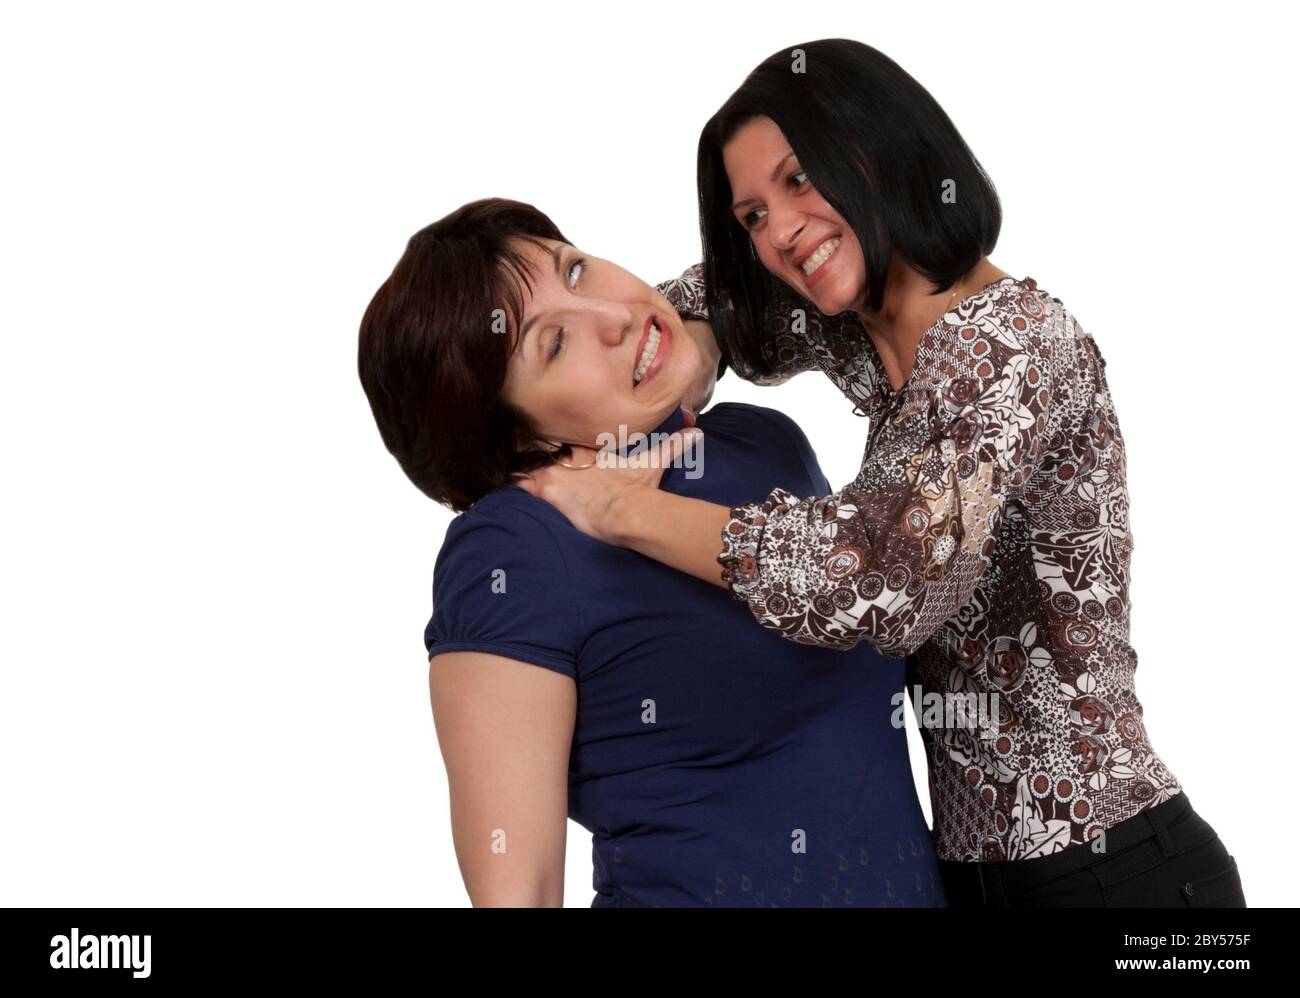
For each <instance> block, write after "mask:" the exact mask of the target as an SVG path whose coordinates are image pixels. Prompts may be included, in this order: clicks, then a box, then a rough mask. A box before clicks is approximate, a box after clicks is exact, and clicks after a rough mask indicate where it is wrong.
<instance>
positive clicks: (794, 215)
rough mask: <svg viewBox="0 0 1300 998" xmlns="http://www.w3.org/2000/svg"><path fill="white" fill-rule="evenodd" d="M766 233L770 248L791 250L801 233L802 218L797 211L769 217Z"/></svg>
mask: <svg viewBox="0 0 1300 998" xmlns="http://www.w3.org/2000/svg"><path fill="white" fill-rule="evenodd" d="M768 223H769V224H768V226H767V231H768V233H770V236H769V239H770V241H771V244H772V248H773V249H775V250H781V251H782V252H784V251H785V250H789V249H793V248H794V246H795V244H796V243H797V242H798V241H799V233H801V232H803V226H804V217H803V215H802V214H801V213H800V212H797V211H786V212H781V213H779V214H773V215H771V216H770V217H769V220H768Z"/></svg>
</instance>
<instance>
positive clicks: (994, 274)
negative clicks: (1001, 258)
mask: <svg viewBox="0 0 1300 998" xmlns="http://www.w3.org/2000/svg"><path fill="white" fill-rule="evenodd" d="M1009 276H1011V275H1009V274H1007V273H1006V272H1005V271H1003V270H1001V269H999V268H998V267H996V266H994V264H993V262H992V261H991V260H989V258H988V257H981V258H980V260H979V262H978V263H977V264H976V265H975V266H974V267H973V268H972V269H971V270H969V271H968V272H967V273H966V274H965V275H964V276H963V277H962V278H961V280H959V281H958V282H957V283H956V284H955V285H954V286H953V287H951V288H949V289H948V290H947V291H941V292H940V293H939V294H934V293H933V292H932V291H931V283H930V280H929V279H928V278H926V277H925V276H924V275H922V274H919V273H917V271H915V270H913V269H912V268H911V267H909V266H908V265H907V264H905V263H903V262H902V261H901V260H899V258H898V257H894V260H893V262H892V263H890V265H889V273H888V276H887V277H886V280H885V295H884V303H883V305H882V307H881V309H880V311H879V312H872V311H869V310H868V309H867V307H866V304H865V302H863V303H861V304H860V305H859V307H858V308H855V309H854V311H855V312H857V314H858V316H859V317H860V318H861V319H862V321H863V324H864V325H865V326H866V328H867V335H868V336H870V337H871V342H872V343H873V344H875V347H876V352H877V353H879V354H880V359H881V361H882V363H883V364H884V365H885V371H886V373H887V374H888V375H889V381H890V387H891V388H893V390H894V391H898V390H899V389H900V388H902V387H903V385H905V384H906V383H907V380H908V378H910V377H911V376H912V369H913V367H915V365H916V351H917V347H919V346H920V344H921V339H922V337H924V335H925V331H926V330H927V329H929V328H930V327H931V326H933V325H934V324H935V323H936V322H938V321H939V317H940V316H942V315H943V314H944V312H946V311H947V310H948V308H949V307H950V306H951V305H952V304H955V303H957V302H959V301H961V300H962V299H963V298H968V297H970V296H971V295H972V294H974V293H975V292H976V291H979V290H980V289H981V288H984V287H986V286H987V285H989V284H992V283H993V282H994V281H998V280H1001V279H1002V278H1004V277H1009Z"/></svg>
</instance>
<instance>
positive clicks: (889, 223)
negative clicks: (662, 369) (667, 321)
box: [696, 38, 1002, 375]
mask: <svg viewBox="0 0 1300 998" xmlns="http://www.w3.org/2000/svg"><path fill="white" fill-rule="evenodd" d="M758 117H768V118H770V119H772V121H774V122H775V123H776V124H777V126H778V127H779V128H780V129H781V131H782V133H783V134H784V135H785V137H786V139H787V141H788V142H789V143H790V148H791V150H792V151H793V152H794V154H795V156H796V157H798V160H799V166H800V168H801V169H802V170H804V171H805V172H806V173H807V174H808V179H809V181H810V182H811V183H812V185H813V187H815V188H816V189H817V190H818V192H820V194H821V195H822V197H824V198H825V199H826V201H827V202H828V203H829V204H830V205H831V207H833V208H834V209H835V210H836V211H837V212H839V214H840V215H842V216H843V218H844V219H845V221H846V222H847V223H848V224H849V226H850V228H852V230H853V232H854V234H855V235H856V236H857V238H858V242H859V243H860V244H861V246H862V253H863V257H864V259H865V261H866V271H867V308H868V309H869V310H871V311H879V310H880V308H881V306H882V304H883V302H884V293H885V277H886V275H887V274H888V272H889V265H890V263H891V261H892V260H893V259H894V257H895V255H897V256H898V257H900V258H902V259H903V260H904V261H905V262H907V263H908V264H910V265H911V266H912V267H913V268H914V269H915V270H917V271H918V272H919V273H921V274H923V275H924V276H925V277H926V278H928V279H929V280H930V281H932V282H933V283H934V293H935V294H938V293H941V292H943V291H947V290H948V289H949V288H951V287H952V286H953V285H955V284H956V283H957V282H958V281H959V280H961V278H962V277H963V276H965V274H967V273H968V272H969V271H970V270H971V269H972V268H973V267H974V266H975V265H976V264H977V263H978V262H979V260H980V258H981V257H982V256H985V255H987V254H989V253H991V252H992V250H993V247H994V246H995V245H996V244H997V240H998V232H999V230H1000V229H1001V227H1002V207H1001V205H1000V204H999V202H998V195H997V191H996V190H995V189H994V187H993V182H992V180H990V179H989V177H988V174H987V173H985V172H984V168H983V167H982V166H980V164H979V161H978V160H976V158H975V155H974V154H973V153H972V152H971V150H970V148H969V147H968V146H967V145H966V143H965V141H964V140H963V139H962V137H961V135H960V134H959V133H958V131H957V128H956V126H954V125H953V123H952V121H951V120H950V119H949V117H948V115H947V114H946V113H944V110H943V108H941V107H940V106H939V104H938V102H937V101H935V99H934V98H933V97H931V96H930V93H929V91H927V90H926V89H925V88H924V87H923V86H921V84H919V83H918V82H917V81H916V80H914V79H912V77H911V76H909V75H908V74H907V73H906V72H904V71H903V69H902V68H901V67H900V66H899V65H898V64H897V63H895V62H894V61H893V60H892V59H890V58H889V57H888V56H886V55H885V54H884V53H882V52H879V51H877V50H876V49H874V48H872V47H871V46H869V45H864V44H862V43H861V42H855V41H851V40H849V39H845V38H826V39H822V40H820V41H814V42H807V43H805V44H802V45H798V46H795V47H793V48H790V49H782V50H781V51H780V52H777V53H775V54H774V55H771V56H769V57H768V58H767V59H765V60H763V62H762V63H760V64H759V66H758V68H756V69H755V70H754V71H753V72H752V73H750V74H749V76H748V77H747V78H746V79H745V82H744V83H742V84H741V85H740V87H739V89H737V90H736V92H735V93H733V94H732V95H731V96H730V97H729V98H728V99H727V102H726V103H725V104H723V105H722V107H721V108H719V109H718V111H717V112H716V113H715V114H714V115H713V117H711V118H710V119H709V120H708V121H707V122H706V123H705V125H704V129H703V131H702V132H701V133H700V143H699V151H698V157H697V174H696V176H697V181H698V184H699V200H700V238H701V241H702V243H703V262H704V281H705V301H706V306H707V308H708V310H709V316H710V321H711V323H712V325H713V331H714V335H715V336H716V337H717V339H718V342H719V344H720V345H721V347H722V349H723V352H724V354H725V355H727V356H728V357H729V358H730V359H731V360H732V361H733V363H734V362H735V361H740V362H741V365H742V368H745V367H747V368H749V369H750V370H752V371H753V372H754V373H755V374H758V375H767V374H771V373H773V358H772V356H771V355H770V354H769V353H768V352H766V351H765V350H764V343H763V341H764V339H765V338H766V334H765V330H766V329H767V328H768V322H769V321H770V320H772V319H773V318H780V317H778V316H774V315H773V309H774V305H775V303H776V302H777V301H778V299H779V298H781V297H782V296H783V298H784V300H787V301H788V300H789V297H790V296H789V289H788V287H787V286H786V285H785V283H784V282H782V281H781V280H780V279H779V278H776V277H773V276H772V275H771V274H770V273H768V271H767V270H766V268H764V267H763V265H762V263H760V262H759V259H758V257H757V255H756V254H755V253H754V250H753V245H752V243H751V241H750V235H749V233H748V232H747V231H746V230H745V229H744V227H743V226H741V224H740V223H739V222H738V221H737V220H736V219H735V217H734V216H733V214H732V211H731V204H732V201H733V197H732V191H731V184H730V181H729V180H728V179H727V171H726V169H725V168H724V167H723V162H722V149H723V147H724V146H725V145H726V144H727V143H728V142H729V141H731V139H732V138H733V137H734V136H735V134H736V132H737V131H738V130H739V129H740V128H741V127H742V126H743V125H745V124H746V123H748V122H750V121H752V120H754V119H755V118H758ZM949 182H952V184H955V187H950V185H949ZM945 189H952V190H953V191H954V193H955V195H956V200H955V201H953V202H952V203H944V201H943V200H942V198H943V195H944V192H945ZM787 321H788V320H787ZM863 338H864V339H865V338H866V331H865V329H864V330H863Z"/></svg>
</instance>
